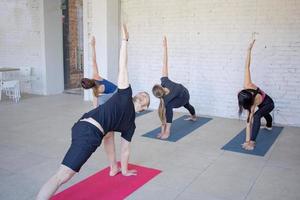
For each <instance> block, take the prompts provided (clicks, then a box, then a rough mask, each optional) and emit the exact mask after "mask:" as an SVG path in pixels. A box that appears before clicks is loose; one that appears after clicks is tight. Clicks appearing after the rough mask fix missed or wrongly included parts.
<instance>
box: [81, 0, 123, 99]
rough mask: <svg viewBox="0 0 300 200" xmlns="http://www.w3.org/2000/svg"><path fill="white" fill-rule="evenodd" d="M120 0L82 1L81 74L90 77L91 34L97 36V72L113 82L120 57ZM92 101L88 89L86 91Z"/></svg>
mask: <svg viewBox="0 0 300 200" xmlns="http://www.w3.org/2000/svg"><path fill="white" fill-rule="evenodd" d="M119 5H120V2H119V0H87V1H84V4H83V7H84V8H83V9H84V13H83V15H84V16H83V18H84V52H85V54H84V55H85V58H84V63H85V67H84V76H85V77H91V76H92V59H91V58H92V57H91V56H92V51H91V47H90V44H89V43H90V40H91V36H95V38H96V54H97V64H98V68H99V73H100V74H101V76H102V77H104V78H106V79H108V80H110V81H112V82H114V83H116V81H117V73H118V63H119V62H118V60H119ZM84 99H85V100H91V99H92V94H91V91H90V90H89V91H85V95H84Z"/></svg>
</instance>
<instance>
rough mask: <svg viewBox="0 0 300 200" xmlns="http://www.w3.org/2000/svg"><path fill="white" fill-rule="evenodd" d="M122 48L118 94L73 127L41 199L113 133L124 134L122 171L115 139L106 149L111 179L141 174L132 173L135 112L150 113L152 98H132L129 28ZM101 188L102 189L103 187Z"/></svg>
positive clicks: (143, 96) (144, 93) (72, 174)
mask: <svg viewBox="0 0 300 200" xmlns="http://www.w3.org/2000/svg"><path fill="white" fill-rule="evenodd" d="M122 39H123V40H122V45H121V49H120V62H119V75H118V91H117V92H116V93H115V94H114V95H113V96H112V97H111V98H110V99H109V100H108V101H107V102H106V103H105V104H103V105H100V106H98V107H97V108H95V109H93V110H91V111H89V112H87V113H85V114H84V115H83V116H82V117H81V118H80V119H79V121H78V122H76V123H75V124H74V126H73V127H72V143H71V146H70V148H69V150H68V152H67V153H66V155H65V157H64V159H63V161H62V164H61V166H60V168H59V170H58V171H57V173H56V174H55V175H54V176H52V177H51V178H50V179H49V180H48V181H47V182H46V184H45V185H44V186H43V187H42V188H41V190H40V191H39V193H38V195H37V199H38V200H41V199H43V200H44V199H49V198H50V197H51V196H52V195H53V194H54V193H55V192H56V191H57V189H58V188H59V187H60V186H61V185H62V184H64V183H66V182H67V181H68V180H70V179H71V178H72V177H73V176H74V175H75V174H76V172H79V170H80V168H81V167H82V166H83V164H84V163H85V162H86V161H87V160H88V159H89V157H90V156H91V155H92V154H93V152H95V150H96V149H97V148H98V147H99V146H100V144H101V142H102V139H103V137H107V136H106V134H107V133H109V132H112V131H117V132H121V137H122V139H121V169H119V167H118V165H117V162H116V155H115V145H114V138H113V136H109V137H108V138H106V140H105V141H106V142H107V144H106V145H105V150H106V152H107V155H108V158H109V161H110V173H109V175H110V176H114V175H116V174H118V173H119V172H121V173H122V175H124V176H133V175H136V174H137V171H136V170H134V169H133V170H128V160H129V155H130V148H129V145H130V142H131V139H132V136H133V133H134V131H135V122H134V121H135V112H140V111H143V110H146V109H147V108H148V107H149V104H150V97H149V95H148V94H147V93H146V92H140V93H138V94H137V95H136V96H134V97H133V98H132V90H131V86H130V85H129V82H128V69H127V41H128V32H127V29H126V26H125V25H123V27H122ZM99 189H101V188H99Z"/></svg>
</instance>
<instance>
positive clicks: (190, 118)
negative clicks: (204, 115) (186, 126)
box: [184, 115, 197, 122]
mask: <svg viewBox="0 0 300 200" xmlns="http://www.w3.org/2000/svg"><path fill="white" fill-rule="evenodd" d="M184 120H186V121H193V122H195V121H197V117H196V115H191V116H189V117H188V118H185V119H184Z"/></svg>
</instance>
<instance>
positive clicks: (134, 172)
mask: <svg viewBox="0 0 300 200" xmlns="http://www.w3.org/2000/svg"><path fill="white" fill-rule="evenodd" d="M122 175H123V176H136V175H137V171H136V170H135V169H132V170H128V171H127V172H125V173H123V172H122Z"/></svg>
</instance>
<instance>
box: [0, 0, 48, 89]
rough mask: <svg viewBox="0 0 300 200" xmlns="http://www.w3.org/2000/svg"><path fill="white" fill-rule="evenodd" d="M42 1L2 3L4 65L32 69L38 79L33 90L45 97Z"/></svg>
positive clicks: (0, 47) (1, 60)
mask: <svg viewBox="0 0 300 200" xmlns="http://www.w3.org/2000/svg"><path fill="white" fill-rule="evenodd" d="M41 2H42V1H40V0H17V1H16V0H1V1H0V66H7V67H19V68H22V67H31V68H32V69H33V73H34V74H33V75H34V76H35V77H37V79H38V80H35V81H33V84H32V88H31V89H32V90H31V91H27V92H32V93H37V94H42V92H43V81H42V79H43V77H42V69H41V68H42V58H41V50H42V47H41V26H42V25H41V23H42V22H41V20H42V19H41V10H42V9H43V8H42V4H41Z"/></svg>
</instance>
